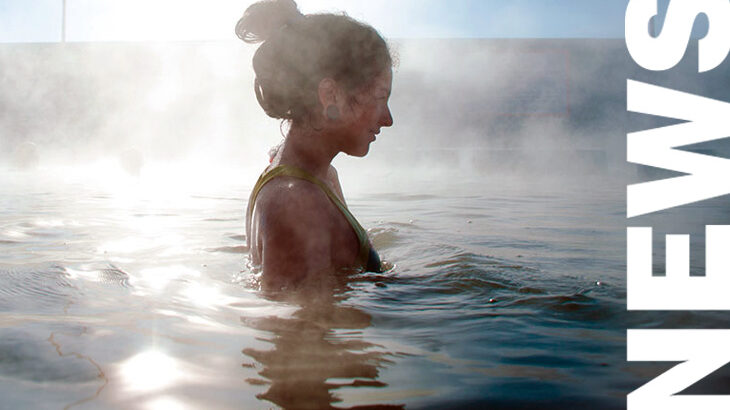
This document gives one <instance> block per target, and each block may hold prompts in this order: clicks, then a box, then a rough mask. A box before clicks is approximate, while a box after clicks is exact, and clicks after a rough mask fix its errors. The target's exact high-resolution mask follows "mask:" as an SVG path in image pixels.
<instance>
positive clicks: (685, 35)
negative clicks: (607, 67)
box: [625, 0, 730, 73]
mask: <svg viewBox="0 0 730 410" xmlns="http://www.w3.org/2000/svg"><path fill="white" fill-rule="evenodd" d="M657 12H658V10H657V0H631V1H629V5H628V6H627V8H626V21H625V23H626V26H625V35H626V46H627V48H628V49H629V54H631V57H632V58H633V59H634V61H636V63H637V64H639V65H640V66H642V67H644V68H646V69H647V70H652V71H663V70H668V69H670V68H672V67H674V66H675V65H677V63H679V61H680V60H681V59H682V57H683V56H684V53H685V51H686V50H687V43H688V42H689V38H690V36H691V34H692V26H693V25H694V21H695V19H696V18H697V16H698V15H699V14H700V13H704V14H705V15H707V19H708V20H709V22H710V27H709V29H708V31H707V35H706V36H705V37H704V38H703V39H701V40H700V41H699V58H698V60H699V61H698V67H699V69H698V71H699V72H700V73H702V72H705V71H710V70H712V69H713V68H715V67H717V66H719V65H720V64H722V62H723V61H724V60H725V57H727V54H728V52H730V1H728V0H676V1H672V2H671V3H670V4H669V8H668V9H667V16H666V19H665V21H664V27H663V29H662V31H661V34H660V35H659V36H658V37H656V38H654V37H652V36H650V35H649V20H650V19H651V18H652V17H653V16H655V15H656V14H657Z"/></svg>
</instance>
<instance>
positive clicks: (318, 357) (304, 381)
mask: <svg viewBox="0 0 730 410" xmlns="http://www.w3.org/2000/svg"><path fill="white" fill-rule="evenodd" d="M303 300H306V299H303ZM297 306H298V307H299V310H297V311H296V312H295V313H294V314H292V315H291V316H290V317H286V318H282V317H265V318H247V317H242V318H241V320H242V321H243V323H244V325H245V326H246V327H249V328H255V329H258V330H262V331H265V332H269V333H270V334H271V338H270V339H267V341H268V342H270V343H271V344H272V345H273V348H272V349H271V350H257V349H252V348H245V349H243V354H244V355H246V356H248V357H250V358H252V359H254V360H255V361H256V362H258V365H256V364H250V363H249V362H248V361H246V362H244V364H243V365H244V366H247V367H257V368H261V370H260V371H259V372H258V374H259V375H260V376H261V377H262V378H261V379H249V380H247V381H248V383H249V384H252V385H269V389H268V390H267V391H266V392H265V393H262V394H259V395H257V398H258V399H260V400H268V401H270V402H272V403H274V404H276V405H278V406H281V407H283V408H285V409H333V408H344V407H335V406H333V404H334V403H338V402H341V401H342V400H341V399H340V398H338V396H337V394H336V392H335V390H337V389H345V388H362V387H369V388H382V387H386V386H387V384H385V383H383V382H381V381H378V376H379V374H380V370H381V369H383V368H384V367H385V366H387V365H389V364H392V363H393V362H392V361H391V360H389V359H387V357H388V356H390V355H391V353H388V352H386V351H383V347H382V346H380V345H376V344H373V343H370V342H367V341H365V340H364V339H363V337H362V330H363V329H365V328H367V327H369V326H370V323H371V317H370V315H368V314H367V313H365V312H363V311H361V310H359V309H356V308H354V307H348V306H343V305H341V301H337V300H335V299H334V298H330V299H327V300H323V299H321V298H316V299H314V300H312V299H310V300H308V301H307V302H303V303H302V302H298V303H297ZM347 408H358V409H362V408H374V409H378V408H383V409H386V408H393V409H401V408H403V406H402V405H386V404H368V405H364V406H355V407H347Z"/></svg>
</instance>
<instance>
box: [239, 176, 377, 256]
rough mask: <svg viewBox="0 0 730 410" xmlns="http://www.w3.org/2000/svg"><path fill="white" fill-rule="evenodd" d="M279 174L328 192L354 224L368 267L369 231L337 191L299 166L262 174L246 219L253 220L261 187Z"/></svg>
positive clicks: (250, 202)
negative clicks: (306, 182)
mask: <svg viewBox="0 0 730 410" xmlns="http://www.w3.org/2000/svg"><path fill="white" fill-rule="evenodd" d="M279 176H287V177H293V178H299V179H304V180H306V181H309V182H311V183H313V184H315V185H317V186H318V187H319V188H320V189H321V190H322V191H323V192H324V193H325V194H327V197H328V198H329V199H330V201H332V203H333V204H335V206H336V207H337V208H338V209H339V210H340V212H342V215H344V216H345V219H347V221H348V222H349V223H350V226H352V229H353V230H354V231H355V235H357V240H358V241H359V242H360V252H359V255H358V261H359V262H360V264H362V266H363V267H367V265H368V257H369V255H370V241H369V240H368V235H367V232H366V231H365V229H363V227H362V226H361V225H360V223H359V222H358V221H357V219H355V217H354V216H353V215H352V214H351V213H350V210H349V209H347V206H346V205H345V204H344V203H342V201H340V198H338V197H337V195H335V193H334V192H332V190H331V189H330V188H329V187H328V186H327V185H326V184H325V183H324V182H322V181H321V180H319V179H318V178H317V177H315V176H314V175H312V174H310V173H309V172H307V171H305V170H303V169H301V168H297V167H294V166H291V165H277V166H276V167H274V168H272V169H270V170H269V171H266V172H264V173H263V174H261V176H260V177H259V179H258V181H256V185H254V188H253V191H251V198H250V199H249V200H248V210H247V211H246V219H247V220H248V221H250V220H251V215H252V213H253V208H254V204H255V203H256V197H257V196H258V194H259V192H260V191H261V188H263V186H264V185H266V184H267V183H268V182H269V181H271V180H272V179H274V178H276V177H279Z"/></svg>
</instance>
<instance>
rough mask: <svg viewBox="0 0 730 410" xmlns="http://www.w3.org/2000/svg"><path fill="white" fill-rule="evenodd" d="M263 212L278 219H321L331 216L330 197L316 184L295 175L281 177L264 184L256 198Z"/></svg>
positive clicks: (258, 206)
mask: <svg viewBox="0 0 730 410" xmlns="http://www.w3.org/2000/svg"><path fill="white" fill-rule="evenodd" d="M256 202H257V208H258V209H259V211H260V212H262V213H263V214H266V215H269V216H271V217H274V218H276V219H280V218H303V217H307V218H309V219H315V220H320V221H321V219H326V218H329V217H331V215H330V213H329V212H328V211H329V208H330V206H329V198H327V195H326V194H325V193H324V192H323V191H322V190H321V189H320V188H319V187H317V186H316V185H314V184H312V183H310V182H308V181H305V180H302V179H299V178H293V177H279V178H276V179H274V180H272V181H271V182H269V183H268V184H266V186H264V187H263V188H262V189H261V192H260V193H259V197H258V198H257V200H256Z"/></svg>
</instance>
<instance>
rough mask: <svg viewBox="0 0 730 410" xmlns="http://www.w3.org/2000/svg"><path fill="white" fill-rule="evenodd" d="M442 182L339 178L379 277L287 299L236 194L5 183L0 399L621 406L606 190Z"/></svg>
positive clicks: (618, 291)
mask: <svg viewBox="0 0 730 410" xmlns="http://www.w3.org/2000/svg"><path fill="white" fill-rule="evenodd" d="M341 174H342V172H341ZM249 179H250V178H249ZM242 180H248V179H245V178H243V179H242ZM251 181H253V179H251ZM453 181H455V180H454V179H453V178H450V177H449V176H444V177H443V179H442V180H438V179H434V178H433V176H429V177H428V179H422V180H418V178H417V177H415V176H414V177H413V180H412V181H408V183H405V182H404V183H401V184H390V183H389V184H383V183H371V185H370V186H368V187H367V189H361V190H359V191H358V190H353V191H354V192H355V193H354V194H348V185H347V184H346V183H344V182H343V184H344V185H345V194H346V195H347V196H348V203H349V206H350V208H351V210H352V211H353V213H354V214H355V215H356V216H357V217H358V218H359V219H360V221H361V223H362V224H363V226H365V227H366V228H368V229H369V234H370V235H371V238H372V240H373V243H374V246H375V248H376V249H378V250H379V252H380V254H381V256H382V257H383V259H384V260H386V261H388V263H390V264H392V266H393V267H392V268H391V269H390V270H388V271H387V272H385V273H382V274H372V273H366V274H356V275H350V276H347V277H338V278H337V279H336V280H335V281H331V282H327V283H328V284H327V286H324V285H323V286H320V287H319V289H318V290H317V291H316V292H314V291H309V293H306V292H305V293H302V294H292V293H291V292H279V293H264V292H261V291H260V290H258V289H257V286H256V283H257V276H256V273H255V272H253V271H252V270H251V269H250V268H249V266H248V265H247V248H246V238H245V236H244V234H243V233H244V226H243V224H244V219H243V210H244V209H245V206H246V201H247V197H248V192H249V191H248V190H249V189H250V186H248V184H246V183H241V182H240V181H236V183H230V184H218V185H216V186H214V187H211V186H197V187H185V186H183V187H182V188H180V187H178V188H177V189H176V190H166V189H164V186H165V185H164V184H163V185H160V186H157V187H150V186H146V185H145V184H144V183H142V182H140V181H139V180H138V179H134V178H132V177H130V179H129V181H127V182H125V183H124V184H122V185H116V186H109V185H105V184H95V183H88V181H82V180H70V179H64V178H54V177H51V176H46V177H42V178H41V177H39V176H38V175H29V174H22V173H10V174H6V175H5V176H4V177H3V181H2V184H1V185H0V204H1V205H2V206H0V397H2V406H0V407H3V408H74V409H76V408H124V409H129V408H222V409H225V408H247V409H248V408H252V409H255V408H272V407H276V406H278V407H283V408H353V407H355V408H357V406H363V408H401V407H407V408H469V407H473V408H520V407H522V408H582V407H584V406H588V405H590V406H592V407H593V408H599V409H600V408H623V407H624V406H625V396H626V394H627V393H628V392H629V391H631V390H633V389H634V388H636V387H638V386H639V385H641V384H643V383H644V382H646V381H648V380H649V379H650V378H652V377H654V375H656V374H657V370H656V369H657V368H656V367H647V366H636V365H629V364H628V363H626V362H625V330H626V327H627V324H631V323H634V324H641V323H646V316H642V317H641V318H637V317H633V316H630V315H627V313H626V310H625V280H624V270H625V268H624V263H625V249H624V247H625V245H624V243H625V213H624V212H625V211H624V209H625V208H624V207H625V202H624V191H623V189H625V185H624V186H621V185H619V184H611V183H606V182H605V181H603V182H602V181H601V180H600V179H599V180H595V181H591V182H588V183H586V182H585V181H584V183H581V184H574V183H565V181H563V182H561V183H549V184H548V183H544V181H531V180H529V179H525V178H514V177H504V178H496V177H493V178H474V179H473V180H466V179H463V178H461V179H458V181H459V182H458V183H455V182H453ZM345 182H346V181H345ZM350 186H352V184H351V185H350ZM366 192H367V194H365V193H366ZM651 318H653V320H654V322H653V323H649V324H650V325H651V324H656V323H660V322H662V320H664V319H662V318H663V316H659V315H656V316H651ZM685 319H686V320H688V321H691V320H692V318H688V317H685ZM672 320H675V321H680V320H681V318H679V319H678V318H676V316H675V318H674V319H672ZM632 321H633V322H632ZM664 368H666V366H665V367H664ZM367 406H371V407H367Z"/></svg>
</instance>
